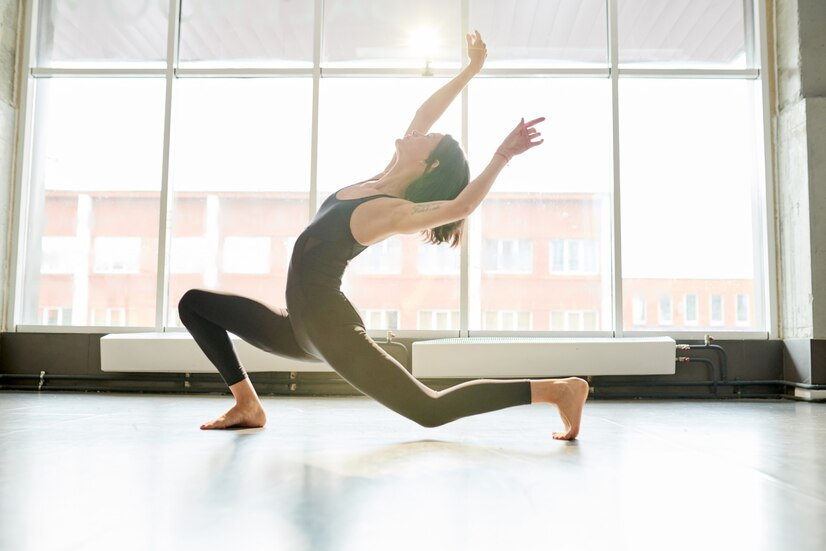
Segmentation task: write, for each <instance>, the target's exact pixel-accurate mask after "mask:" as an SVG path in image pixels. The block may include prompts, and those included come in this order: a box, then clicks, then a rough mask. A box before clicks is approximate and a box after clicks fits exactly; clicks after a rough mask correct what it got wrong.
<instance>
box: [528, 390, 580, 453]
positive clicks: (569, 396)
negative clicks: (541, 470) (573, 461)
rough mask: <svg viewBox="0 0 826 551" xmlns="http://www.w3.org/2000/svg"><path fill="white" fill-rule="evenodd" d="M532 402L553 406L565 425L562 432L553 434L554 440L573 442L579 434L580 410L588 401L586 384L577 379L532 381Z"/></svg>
mask: <svg viewBox="0 0 826 551" xmlns="http://www.w3.org/2000/svg"><path fill="white" fill-rule="evenodd" d="M532 392H533V393H534V398H533V401H534V402H546V403H550V404H554V405H555V406H556V407H557V408H558V409H559V416H560V417H561V418H562V422H563V423H564V425H565V430H564V431H558V432H555V433H553V437H554V439H556V440H573V439H574V438H576V437H577V435H578V434H579V424H580V420H581V419H582V408H583V406H584V405H585V400H587V399H588V383H587V382H586V381H584V380H582V379H579V378H577V377H570V378H568V379H555V380H544V381H534V382H533V383H532Z"/></svg>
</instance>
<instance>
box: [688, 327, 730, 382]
mask: <svg viewBox="0 0 826 551" xmlns="http://www.w3.org/2000/svg"><path fill="white" fill-rule="evenodd" d="M713 341H714V337H712V336H711V335H706V336H705V342H704V343H703V344H687V345H684V346H687V347H688V349H689V350H713V351H715V352H717V354H718V355H719V357H720V378H721V379H722V380H724V381H727V380H728V354H727V353H726V350H725V349H724V348H723V347H722V346H720V345H719V344H712V342H713Z"/></svg>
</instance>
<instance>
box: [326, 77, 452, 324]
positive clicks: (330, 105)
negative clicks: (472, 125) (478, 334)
mask: <svg viewBox="0 0 826 551" xmlns="http://www.w3.org/2000/svg"><path fill="white" fill-rule="evenodd" d="M445 82H447V81H446V80H445V79H436V78H428V79H418V78H353V79H350V78H335V79H333V78H328V79H322V81H321V100H320V105H319V112H320V114H319V164H318V187H319V190H320V196H319V198H318V204H319V205H320V204H321V202H322V201H323V200H324V199H325V198H326V197H327V195H329V194H330V193H332V192H333V191H335V190H337V189H339V188H342V187H344V186H347V185H350V184H354V183H356V182H360V181H363V180H366V179H368V178H370V177H372V176H374V175H376V174H378V173H379V172H381V171H382V170H384V168H385V166H387V163H389V162H390V160H391V159H392V157H393V154H394V152H395V147H394V143H395V140H396V139H397V138H400V137H402V134H404V131H405V130H406V129H407V127H408V125H409V124H410V121H411V120H412V119H413V115H414V113H415V111H416V109H417V108H418V107H419V105H421V103H422V102H423V101H424V100H425V99H427V98H428V97H429V96H430V94H432V93H433V92H434V91H436V90H437V89H438V88H439V87H440V86H442V85H443V84H445ZM460 107H461V106H460V102H458V101H457V102H454V104H453V105H452V106H451V107H450V108H449V109H448V111H447V113H445V114H444V115H443V116H442V118H441V119H440V120H439V122H438V123H437V124H436V126H435V127H434V128H433V131H434V132H441V133H445V134H451V135H453V136H454V137H456V138H457V139H459V138H460V136H461V133H460V130H461V124H460V114H461V109H460ZM365 113H369V116H365ZM397 240H398V243H399V245H400V257H399V258H398V263H399V265H400V270H398V271H397V273H395V274H381V273H369V272H367V271H365V272H363V273H359V272H358V271H357V270H348V271H347V272H346V273H345V275H344V280H343V288H344V290H345V292H346V293H347V295H348V296H349V297H350V299H351V300H352V301H353V303H354V304H357V305H358V306H359V307H360V308H371V309H372V308H377V309H393V310H398V311H399V321H398V323H399V327H398V328H399V329H415V328H416V326H417V324H418V315H417V312H418V311H419V310H458V309H459V271H458V256H454V257H453V258H455V260H454V261H453V262H455V264H454V266H455V268H454V269H453V270H447V271H446V272H445V273H432V274H430V273H429V274H423V273H422V272H421V271H420V269H419V259H420V258H421V256H420V253H419V247H420V246H424V247H429V248H434V249H438V247H435V246H434V245H422V240H421V237H420V236H418V235H406V236H400V237H398V238H397ZM457 251H458V250H457ZM362 254H372V253H370V249H368V251H367V252H365V253H362ZM434 254H438V253H434ZM358 260H359V257H357V258H356V261H358ZM394 262H396V261H395V260H394Z"/></svg>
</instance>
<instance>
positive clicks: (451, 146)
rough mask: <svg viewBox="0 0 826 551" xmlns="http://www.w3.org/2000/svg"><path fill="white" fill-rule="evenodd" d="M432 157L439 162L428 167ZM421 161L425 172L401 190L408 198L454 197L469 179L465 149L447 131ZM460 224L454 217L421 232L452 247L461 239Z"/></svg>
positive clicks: (431, 162) (431, 199)
mask: <svg viewBox="0 0 826 551" xmlns="http://www.w3.org/2000/svg"><path fill="white" fill-rule="evenodd" d="M436 161H439V165H438V166H436V167H435V168H433V169H432V170H430V167H431V166H433V164H434V163H435V162H436ZM425 163H427V168H425V173H424V174H422V175H421V176H419V177H418V178H416V179H415V180H413V181H412V182H411V183H410V185H409V186H407V189H406V190H405V192H404V198H405V199H407V200H408V201H412V202H414V203H427V202H429V201H449V200H452V199H455V198H456V197H457V196H458V195H459V193H461V192H462V190H463V189H465V187H466V186H467V185H468V182H469V181H470V167H469V166H468V162H467V157H465V152H464V151H462V146H460V145H459V142H457V141H456V140H454V139H453V137H452V136H450V135H449V134H445V136H444V137H443V138H442V139H441V140H439V143H438V144H436V148H435V149H434V150H433V152H432V153H431V154H430V156H429V157H428V158H427V160H426V161H425ZM464 227H465V221H464V220H457V221H456V222H451V223H449V224H444V225H442V226H439V227H437V228H431V229H428V230H423V231H422V235H423V236H424V238H425V241H427V242H428V243H433V244H439V243H450V246H451V247H455V246H457V245H458V244H459V243H461V241H462V232H463V230H464Z"/></svg>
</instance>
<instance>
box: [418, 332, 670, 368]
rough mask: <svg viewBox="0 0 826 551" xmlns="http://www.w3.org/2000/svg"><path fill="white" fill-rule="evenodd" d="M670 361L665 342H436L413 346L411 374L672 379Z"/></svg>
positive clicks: (494, 339) (650, 339)
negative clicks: (639, 376)
mask: <svg viewBox="0 0 826 551" xmlns="http://www.w3.org/2000/svg"><path fill="white" fill-rule="evenodd" d="M675 358H676V343H675V341H674V339H672V338H670V337H646V338H587V339H557V338H499V337H491V338H481V337H480V338H461V339H438V340H431V341H418V342H415V343H413V375H414V376H416V377H419V378H438V377H457V378H475V377H562V376H569V375H673V374H674V372H675V370H676V368H675Z"/></svg>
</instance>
